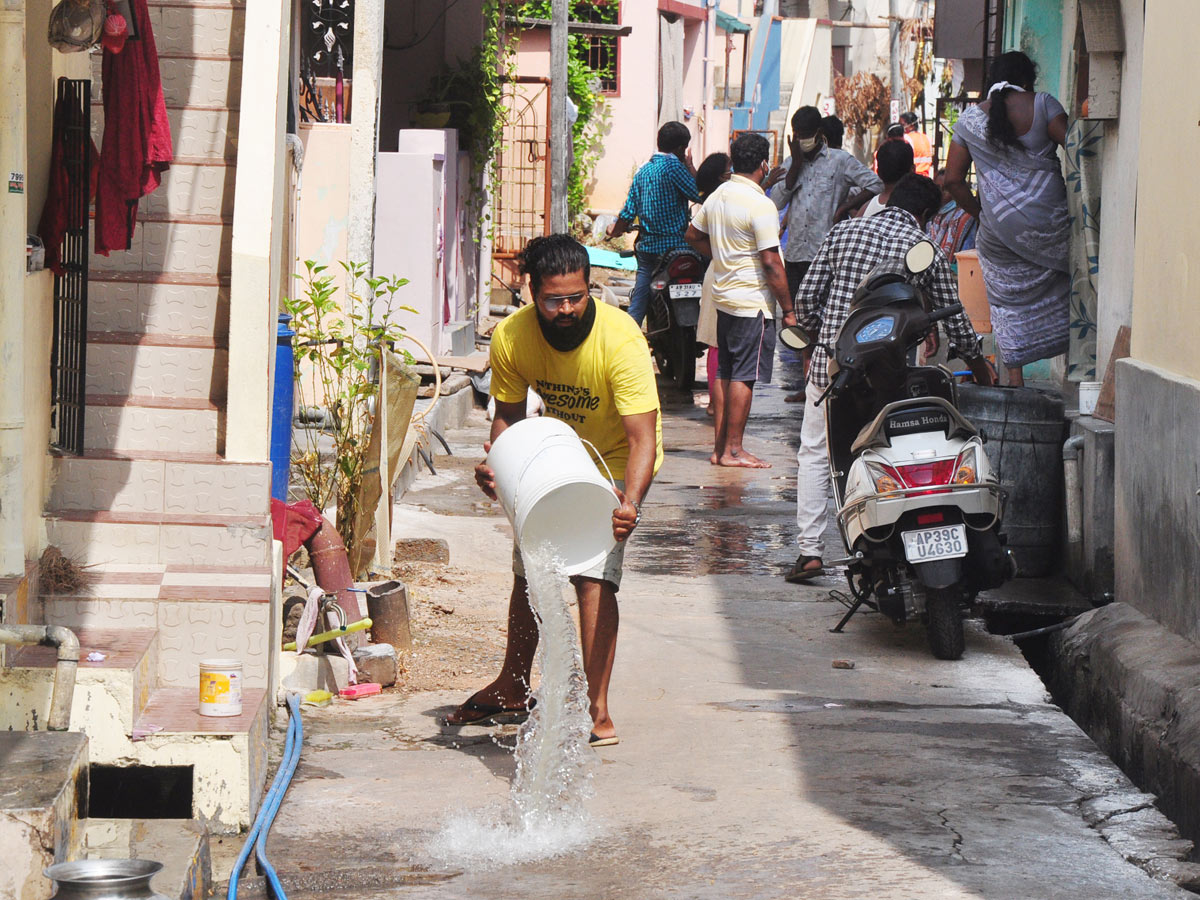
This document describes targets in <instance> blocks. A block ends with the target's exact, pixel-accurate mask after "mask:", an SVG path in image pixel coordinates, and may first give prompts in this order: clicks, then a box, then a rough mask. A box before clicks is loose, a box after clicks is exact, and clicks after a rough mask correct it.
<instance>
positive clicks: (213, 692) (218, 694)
mask: <svg viewBox="0 0 1200 900" xmlns="http://www.w3.org/2000/svg"><path fill="white" fill-rule="evenodd" d="M228 698H229V676H228V675H221V674H219V673H217V672H204V673H203V674H202V675H201V676H200V702H201V703H224V702H225V701H226V700H227V699H228Z"/></svg>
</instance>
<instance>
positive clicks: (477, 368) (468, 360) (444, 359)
mask: <svg viewBox="0 0 1200 900" xmlns="http://www.w3.org/2000/svg"><path fill="white" fill-rule="evenodd" d="M412 356H413V359H414V360H415V361H416V362H419V363H425V364H426V365H428V364H429V357H427V356H426V355H425V354H424V353H422V352H421V351H419V350H414V351H412ZM437 364H438V365H439V366H441V367H442V368H443V369H461V370H462V371H464V372H486V371H487V370H488V367H489V365H490V363H489V356H488V354H487V353H486V352H484V351H482V350H481V351H479V352H477V353H472V354H471V355H470V356H439V357H438V358H437Z"/></svg>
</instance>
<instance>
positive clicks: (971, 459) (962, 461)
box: [954, 447, 979, 484]
mask: <svg viewBox="0 0 1200 900" xmlns="http://www.w3.org/2000/svg"><path fill="white" fill-rule="evenodd" d="M978 481H979V470H978V468H977V465H976V459H975V448H974V447H972V448H970V449H967V450H964V451H963V452H962V453H960V454H959V455H958V466H957V468H956V469H955V471H954V483H955V484H975V483H977V482H978Z"/></svg>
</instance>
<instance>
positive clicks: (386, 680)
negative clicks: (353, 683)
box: [354, 644, 398, 687]
mask: <svg viewBox="0 0 1200 900" xmlns="http://www.w3.org/2000/svg"><path fill="white" fill-rule="evenodd" d="M354 664H355V665H356V666H358V680H359V681H360V682H365V681H374V682H376V683H377V684H381V685H383V686H384V687H388V686H389V685H393V684H395V683H396V674H397V671H398V666H397V661H396V648H395V647H393V646H392V645H391V644H367V645H366V646H365V647H359V648H358V649H357V650H355V651H354Z"/></svg>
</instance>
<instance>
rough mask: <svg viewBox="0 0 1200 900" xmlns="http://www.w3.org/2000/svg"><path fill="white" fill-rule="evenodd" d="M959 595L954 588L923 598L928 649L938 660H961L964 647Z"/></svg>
mask: <svg viewBox="0 0 1200 900" xmlns="http://www.w3.org/2000/svg"><path fill="white" fill-rule="evenodd" d="M960 593H961V592H960V590H959V589H958V588H956V587H951V588H941V589H938V590H930V591H929V593H928V596H927V597H926V598H925V614H926V616H927V618H928V622H927V623H926V625H925V628H926V630H927V631H928V633H929V649H930V650H932V651H933V655H934V656H936V657H937V658H938V659H961V658H962V655H963V650H964V649H965V647H966V639H965V637H964V634H963V617H962V608H961V604H960V603H959V594H960Z"/></svg>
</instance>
